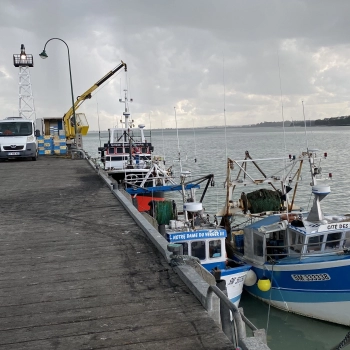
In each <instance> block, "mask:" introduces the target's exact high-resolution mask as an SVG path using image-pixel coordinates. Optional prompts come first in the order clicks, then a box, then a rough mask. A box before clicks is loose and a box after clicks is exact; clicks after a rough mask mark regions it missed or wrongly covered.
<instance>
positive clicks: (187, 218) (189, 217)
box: [125, 163, 251, 306]
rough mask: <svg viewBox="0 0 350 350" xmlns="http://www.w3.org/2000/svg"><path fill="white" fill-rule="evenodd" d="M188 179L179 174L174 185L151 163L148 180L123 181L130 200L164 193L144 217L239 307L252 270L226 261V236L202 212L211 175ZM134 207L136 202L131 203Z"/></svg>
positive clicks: (146, 178) (172, 179) (240, 264)
mask: <svg viewBox="0 0 350 350" xmlns="http://www.w3.org/2000/svg"><path fill="white" fill-rule="evenodd" d="M189 178H190V172H182V173H181V176H180V183H176V182H175V181H174V178H173V176H172V175H171V174H170V173H169V171H165V170H163V169H161V168H160V167H159V166H158V165H157V164H156V163H154V164H153V166H152V167H151V169H150V171H149V173H148V176H146V177H145V178H143V179H142V180H141V179H137V181H134V182H128V181H126V188H125V190H126V192H127V193H129V194H130V195H131V196H132V198H133V199H136V198H137V196H138V195H147V196H149V197H152V194H153V193H154V192H164V193H165V197H166V199H164V200H163V201H159V200H152V201H150V203H148V205H149V207H150V208H151V209H150V210H149V211H147V213H145V212H143V214H144V215H146V216H147V215H149V216H151V219H153V220H154V221H155V226H156V228H158V229H159V231H160V233H162V234H163V236H164V237H165V238H166V239H167V240H168V242H169V243H176V244H179V245H181V248H182V249H181V250H182V252H181V254H180V255H181V256H182V257H183V258H184V259H185V260H186V259H190V260H192V261H193V260H195V261H198V262H199V263H200V264H201V265H202V266H203V267H204V268H205V269H207V270H208V271H209V272H212V273H213V274H215V275H216V276H218V275H220V279H221V280H225V282H226V290H227V295H228V298H229V299H230V300H231V301H232V303H234V304H235V305H236V306H238V304H239V301H240V298H241V294H242V291H243V283H244V280H245V277H246V275H247V273H248V271H249V270H250V267H251V266H250V265H249V264H246V263H244V262H238V261H233V260H231V259H228V257H227V252H226V246H227V241H226V239H227V232H226V230H225V229H224V228H222V227H220V226H219V225H218V223H217V220H215V219H214V220H213V222H211V220H210V216H209V215H208V214H206V213H205V211H204V208H203V204H202V202H203V199H204V196H205V194H206V192H207V190H208V188H209V186H210V185H214V181H213V178H214V175H213V174H209V175H206V176H202V177H199V178H194V179H189ZM202 183H205V187H204V190H203V192H202V194H201V198H200V200H199V201H196V197H195V193H196V190H197V189H199V188H200V184H202ZM176 192H179V193H180V198H181V199H182V208H179V209H178V204H177V203H176V201H175V200H174V199H173V198H174V193H176ZM134 203H135V204H136V203H137V201H136V200H134ZM151 219H150V220H149V221H150V222H152V220H151Z"/></svg>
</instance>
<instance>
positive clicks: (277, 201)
mask: <svg viewBox="0 0 350 350" xmlns="http://www.w3.org/2000/svg"><path fill="white" fill-rule="evenodd" d="M247 199H248V201H249V204H250V208H249V210H250V212H251V214H256V213H261V212H264V211H279V210H280V208H281V197H280V194H279V193H278V192H277V191H273V190H267V189H260V190H257V191H254V192H250V193H247Z"/></svg>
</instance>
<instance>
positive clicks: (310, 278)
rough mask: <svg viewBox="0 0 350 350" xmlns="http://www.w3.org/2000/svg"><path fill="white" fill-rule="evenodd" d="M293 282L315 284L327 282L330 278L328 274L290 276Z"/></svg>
mask: <svg viewBox="0 0 350 350" xmlns="http://www.w3.org/2000/svg"><path fill="white" fill-rule="evenodd" d="M292 278H293V280H294V281H297V282H317V281H329V280H330V279H331V277H330V276H329V275H328V273H316V274H309V275H292Z"/></svg>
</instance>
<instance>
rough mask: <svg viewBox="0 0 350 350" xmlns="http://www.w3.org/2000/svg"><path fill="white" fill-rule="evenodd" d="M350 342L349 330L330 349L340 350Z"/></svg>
mask: <svg viewBox="0 0 350 350" xmlns="http://www.w3.org/2000/svg"><path fill="white" fill-rule="evenodd" d="M349 344H350V332H348V333H347V335H346V336H345V338H344V339H343V340H342V341H341V342H340V343H339V345H337V346H336V347H334V348H332V349H331V350H340V349H342V348H344V347H345V346H347V345H349Z"/></svg>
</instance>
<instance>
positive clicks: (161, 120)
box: [160, 117, 165, 165]
mask: <svg viewBox="0 0 350 350" xmlns="http://www.w3.org/2000/svg"><path fill="white" fill-rule="evenodd" d="M160 126H161V128H162V141H163V159H164V161H163V162H164V165H165V147H164V129H163V117H161V118H160Z"/></svg>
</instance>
